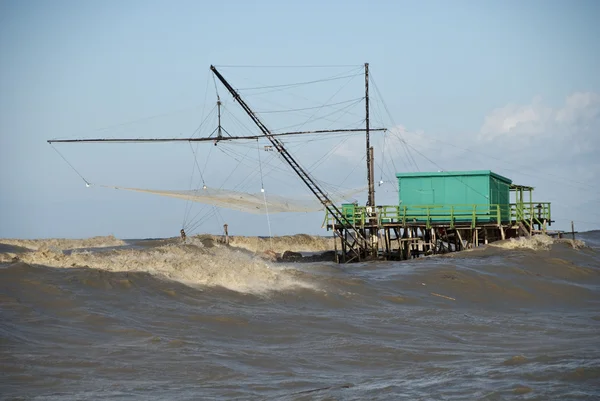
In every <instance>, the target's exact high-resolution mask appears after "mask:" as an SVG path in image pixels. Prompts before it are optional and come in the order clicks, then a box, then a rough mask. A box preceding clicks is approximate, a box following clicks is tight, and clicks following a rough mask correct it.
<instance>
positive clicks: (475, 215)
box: [323, 198, 552, 228]
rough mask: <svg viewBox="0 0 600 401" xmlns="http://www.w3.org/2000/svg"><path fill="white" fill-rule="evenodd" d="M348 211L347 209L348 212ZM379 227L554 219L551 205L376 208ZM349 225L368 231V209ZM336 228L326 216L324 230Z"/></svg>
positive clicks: (356, 214)
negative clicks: (506, 217) (507, 215)
mask: <svg viewBox="0 0 600 401" xmlns="http://www.w3.org/2000/svg"><path fill="white" fill-rule="evenodd" d="M506 209H509V210H510V221H508V220H502V215H503V213H502V211H503V210H506ZM347 210H348V209H346V211H347ZM375 211H376V217H377V224H378V225H379V226H381V225H383V224H392V223H402V225H406V223H425V225H426V227H427V228H431V226H432V224H436V223H437V224H444V223H447V224H449V226H450V227H451V228H454V227H455V225H456V223H470V226H471V228H475V227H476V226H477V224H483V223H494V224H497V225H500V224H503V223H516V222H519V221H529V222H535V223H536V224H540V225H541V224H544V223H550V222H551V221H552V215H551V210H550V203H549V202H523V201H522V198H521V201H520V202H518V203H511V204H508V205H507V204H502V205H501V204H492V205H490V204H485V205H410V206H395V205H393V206H392V205H388V206H377V207H376V208H375ZM346 218H348V220H349V221H351V222H352V223H353V224H354V225H355V226H357V227H359V228H364V227H365V223H367V222H369V221H370V219H371V217H369V216H368V215H367V208H366V207H365V206H355V207H354V208H353V213H352V215H351V216H349V215H346ZM333 224H335V218H334V216H332V215H330V214H329V212H326V214H325V220H324V221H323V226H324V227H328V226H332V225H333Z"/></svg>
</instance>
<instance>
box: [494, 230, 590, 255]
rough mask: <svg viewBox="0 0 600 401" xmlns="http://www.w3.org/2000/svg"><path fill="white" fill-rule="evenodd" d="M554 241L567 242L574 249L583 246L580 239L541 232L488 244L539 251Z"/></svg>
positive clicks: (547, 247)
mask: <svg viewBox="0 0 600 401" xmlns="http://www.w3.org/2000/svg"><path fill="white" fill-rule="evenodd" d="M555 243H568V244H570V245H571V246H572V247H573V248H574V249H580V248H582V247H585V243H584V242H583V241H580V240H570V239H554V238H552V237H550V236H548V235H543V234H539V235H533V236H531V237H519V238H511V239H508V240H505V241H498V242H494V243H491V244H490V246H495V247H498V248H504V249H531V250H534V251H540V250H549V249H550V248H551V247H552V245H553V244H555Z"/></svg>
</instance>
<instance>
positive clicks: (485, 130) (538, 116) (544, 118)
mask: <svg viewBox="0 0 600 401" xmlns="http://www.w3.org/2000/svg"><path fill="white" fill-rule="evenodd" d="M552 115H553V110H552V109H551V108H549V107H547V106H544V104H543V103H542V99H541V98H540V97H536V98H534V100H533V101H532V103H531V104H528V105H524V106H519V105H515V104H508V105H506V106H504V107H501V108H498V109H495V110H493V111H492V112H491V113H490V114H489V115H488V116H486V117H485V121H484V123H483V126H482V127H481V136H480V139H487V140H490V139H493V138H496V137H498V136H513V137H514V136H523V135H539V134H542V133H543V132H544V130H545V129H546V127H547V125H548V123H549V122H550V121H551V120H552Z"/></svg>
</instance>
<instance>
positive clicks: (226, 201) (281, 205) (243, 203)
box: [103, 185, 366, 214]
mask: <svg viewBox="0 0 600 401" xmlns="http://www.w3.org/2000/svg"><path fill="white" fill-rule="evenodd" d="M103 187H106V188H113V189H118V190H125V191H134V192H143V193H147V194H153V195H160V196H167V197H171V198H178V199H184V200H188V201H192V202H198V203H203V204H208V205H215V206H218V207H223V208H227V209H233V210H239V211H242V212H247V213H255V214H265V213H267V212H268V213H286V212H288V213H289V212H296V213H298V212H318V211H320V210H323V209H324V208H323V205H322V204H321V203H320V202H319V201H318V200H317V199H311V198H306V197H304V198H299V197H296V198H289V197H283V196H279V195H273V194H270V193H267V194H266V196H264V194H263V193H261V192H259V193H245V192H236V191H231V190H227V189H216V188H208V187H207V188H206V189H195V190H180V191H177V190H158V189H141V188H127V187H116V186H107V185H103ZM365 190H366V188H359V189H353V190H349V191H347V192H343V193H336V194H331V195H329V199H331V201H332V202H334V203H341V202H343V201H349V202H354V201H355V199H354V198H353V196H354V195H356V194H359V193H361V192H364V191H365ZM265 199H266V201H265Z"/></svg>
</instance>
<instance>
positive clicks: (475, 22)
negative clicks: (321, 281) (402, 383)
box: [0, 0, 600, 238]
mask: <svg viewBox="0 0 600 401" xmlns="http://www.w3.org/2000/svg"><path fill="white" fill-rule="evenodd" d="M599 20H600V3H599V2H596V1H552V0H550V1H533V0H532V1H474V0H473V1H418V2H417V1H412V2H409V1H370V2H359V1H348V0H345V1H302V2H284V1H274V0H272V1H253V2H249V1H223V2H200V1H169V2H167V1H87V2H80V1H52V2H50V1H28V2H22V1H6V0H2V1H0V188H1V189H0V237H23V238H35V237H84V236H93V235H107V234H114V235H116V236H118V237H123V238H128V237H129V238H130V237H159V236H172V235H176V234H177V232H178V230H179V228H180V225H181V221H182V218H183V216H184V209H185V202H183V201H179V200H171V199H164V198H160V197H153V196H150V195H140V194H131V193H123V192H116V191H111V190H105V189H101V188H85V187H84V186H83V185H82V181H81V180H80V178H79V177H77V175H76V174H75V173H73V171H72V170H70V169H69V167H68V166H67V165H66V163H64V161H63V160H62V159H61V158H60V157H59V156H58V155H57V154H56V153H55V152H54V151H53V149H52V148H51V147H50V146H49V145H48V144H46V142H45V141H46V139H50V138H59V137H78V136H87V137H89V136H101V135H103V134H111V135H121V136H122V137H123V136H128V134H132V133H135V136H143V135H144V136H172V135H173V136H177V135H187V134H191V132H190V127H194V126H197V125H198V124H199V122H200V120H201V112H202V110H203V104H204V102H205V93H207V92H206V84H207V77H208V76H209V71H208V68H209V66H210V64H216V65H230V64H232V65H273V64H284V65H297V64H309V65H315V64H318V65H322V64H344V65H345V64H351V65H360V64H362V63H364V62H369V63H370V65H371V69H372V71H373V76H374V78H375V79H376V82H377V85H378V86H379V89H380V90H381V92H382V95H383V97H384V99H385V101H386V102H387V105H388V108H389V110H390V112H391V114H392V117H393V121H394V122H395V123H396V124H399V125H402V126H403V127H406V130H407V137H406V138H407V140H408V141H409V143H412V144H413V146H414V147H415V148H417V149H419V150H420V151H421V152H423V153H424V154H425V155H426V156H427V157H429V158H431V159H433V160H434V161H436V163H437V164H438V165H440V166H442V167H443V168H444V169H447V170H457V169H464V168H472V169H492V170H494V171H497V172H498V173H499V174H503V175H506V176H508V177H511V178H513V180H515V181H518V182H519V183H525V184H529V185H534V186H536V187H537V188H538V198H540V200H544V201H552V202H555V203H556V207H555V208H554V210H553V211H554V217H555V218H557V226H558V227H559V228H566V227H567V225H568V224H567V223H568V221H570V220H571V219H575V220H576V221H577V223H576V225H577V226H578V227H579V228H581V229H592V228H600V208H599V206H600V194H599V191H598V190H595V189H594V186H595V185H597V181H598V179H597V177H598V173H600V164H599V162H598V158H597V154H598V151H599V150H600V146H599V145H600V139H598V138H599V134H600V132H599V131H598V130H599V129H600V121H599V120H600V112H599V110H600V100H598V97H597V96H598V94H600V74H599V73H598V71H600V45H599V40H598V39H599V38H600V25H599V24H598V21H599ZM227 72H228V73H230V74H231V75H229V76H230V77H231V80H233V79H234V77H235V78H236V79H238V81H237V82H240V86H241V85H242V84H246V82H241V81H240V80H241V79H242V78H248V77H250V78H248V79H251V77H253V74H261V73H263V72H258V73H257V72H255V71H252V70H244V71H243V72H242V71H239V70H227ZM336 72H339V70H338V71H336ZM325 73H326V74H327V72H325ZM269 74H270V76H269V78H270V79H272V80H273V81H274V82H276V83H282V82H286V81H287V80H286V78H288V75H287V74H289V72H288V71H286V70H285V69H279V70H272V72H269ZM259 81H260V80H259ZM358 88H360V86H358ZM209 93H210V94H211V96H212V93H211V92H209ZM221 96H222V97H225V91H224V90H222V91H221ZM356 96H357V97H358V96H361V94H360V93H357V95H356ZM207 102H209V103H210V102H213V99H212V98H209V99H208V100H207ZM207 107H212V105H209V106H207ZM232 107H233V105H232ZM161 113H167V114H169V113H170V117H169V118H165V119H160V118H158V119H154V120H148V121H145V122H144V123H143V124H142V125H137V126H136V125H133V126H129V125H128V126H126V129H122V130H119V131H118V132H116V133H115V132H112V131H110V130H108V132H107V131H106V130H105V131H97V130H98V128H103V127H108V126H114V125H118V124H121V123H124V122H130V121H133V120H138V119H143V118H144V117H148V116H155V115H159V114H161ZM561 116H562V117H561ZM564 116H569V117H568V118H566V117H565V118H563V117H564ZM507 124H508V125H507ZM508 126H510V127H509V128H507V127H508ZM191 131H193V129H191ZM209 133H210V132H209ZM411 141H414V143H413V142H411ZM439 141H446V142H450V143H452V144H455V145H457V146H459V147H462V148H468V149H469V151H463V150H457V149H456V148H449V147H448V146H446V145H443V144H442V143H441V142H439ZM357 143H358V142H357ZM575 143H576V144H579V145H580V146H579V147H573V146H575V145H574V144H575ZM157 146H162V145H142V146H141V147H131V146H126V147H124V148H118V149H116V148H111V152H112V153H111V152H108V151H107V150H106V148H97V147H87V148H80V149H82V150H81V151H80V150H78V149H75V148H67V147H59V150H61V152H63V150H64V154H65V155H66V156H67V157H68V159H69V160H70V161H71V162H73V164H74V165H75V166H76V167H77V168H78V169H80V170H81V171H82V172H85V174H84V175H86V176H90V177H91V178H90V180H91V181H93V182H97V181H96V180H100V181H101V183H105V184H119V183H121V182H120V180H123V181H126V182H127V183H128V184H131V185H132V186H139V187H157V188H169V189H187V185H188V181H189V171H190V170H189V169H188V165H189V162H190V160H192V159H189V157H190V154H189V147H188V148H187V152H188V153H186V157H188V159H187V160H186V161H185V164H182V166H183V165H185V166H186V167H185V171H183V172H182V168H183V167H181V166H180V165H179V162H180V161H181V160H180V159H181V158H182V157H180V154H179V153H178V152H179V150H180V148H177V147H176V146H175V145H164V146H162V147H157ZM186 146H187V145H186ZM357 146H360V145H357ZM571 147H573V148H571ZM178 149H179V150H178ZM479 152H484V153H485V154H491V155H494V156H496V157H498V158H499V159H500V160H496V159H490V158H489V157H487V156H485V155H483V156H482V154H480V153H479ZM414 157H415V159H416V160H417V162H418V164H419V168H420V169H421V170H437V169H438V168H437V166H436V165H431V164H430V163H429V162H428V161H427V160H426V159H423V158H421V156H419V155H418V154H415V155H414ZM181 163H184V162H183V161H181ZM396 165H397V166H403V164H402V163H400V162H398V163H397V164H396ZM189 166H191V165H189ZM527 167H530V168H535V169H536V170H535V171H533V172H532V170H528V169H527ZM565 177H573V178H572V180H575V181H576V182H575V183H573V182H571V181H572V180H569V179H565ZM223 213H224V216H225V217H224V219H226V220H227V222H228V223H229V224H230V226H231V227H232V230H233V231H234V234H258V235H266V234H267V230H266V223H264V217H263V216H259V217H255V216H246V215H243V214H239V213H232V212H226V211H224V212H223ZM559 218H560V220H559ZM321 219H322V215H311V216H308V218H307V216H287V217H283V216H275V217H274V220H273V221H272V223H273V232H274V233H275V234H283V233H291V232H310V233H320V234H325V231H324V230H321V229H320V223H321ZM219 227H220V222H219V221H218V220H215V221H214V222H210V223H207V224H206V226H204V227H200V228H199V229H198V230H199V231H209V232H215V233H217V232H219Z"/></svg>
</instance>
